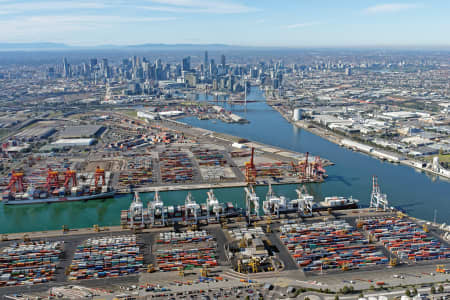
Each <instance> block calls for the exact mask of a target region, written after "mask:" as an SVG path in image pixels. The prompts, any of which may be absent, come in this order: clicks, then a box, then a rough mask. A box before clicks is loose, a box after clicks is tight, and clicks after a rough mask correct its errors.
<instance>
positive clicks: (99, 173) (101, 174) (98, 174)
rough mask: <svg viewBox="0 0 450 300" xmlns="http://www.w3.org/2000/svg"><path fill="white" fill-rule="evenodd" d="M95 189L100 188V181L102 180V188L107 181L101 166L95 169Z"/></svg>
mask: <svg viewBox="0 0 450 300" xmlns="http://www.w3.org/2000/svg"><path fill="white" fill-rule="evenodd" d="M94 176H95V187H97V186H98V182H99V181H100V179H102V184H101V185H102V186H103V185H105V182H106V179H105V170H104V169H100V167H99V166H97V168H96V169H95V175H94Z"/></svg>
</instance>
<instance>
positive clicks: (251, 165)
mask: <svg viewBox="0 0 450 300" xmlns="http://www.w3.org/2000/svg"><path fill="white" fill-rule="evenodd" d="M254 156H255V148H254V147H252V151H251V156H250V161H248V162H246V163H245V181H247V182H248V183H255V182H256V167H255V161H254Z"/></svg>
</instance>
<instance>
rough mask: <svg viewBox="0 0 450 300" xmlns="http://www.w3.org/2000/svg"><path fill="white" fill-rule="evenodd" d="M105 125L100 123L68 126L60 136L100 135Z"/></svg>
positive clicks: (86, 136) (82, 136) (85, 136)
mask: <svg viewBox="0 0 450 300" xmlns="http://www.w3.org/2000/svg"><path fill="white" fill-rule="evenodd" d="M104 130H105V127H103V126H100V125H84V126H68V127H66V128H65V129H64V131H63V132H62V133H61V134H60V138H63V139H73V138H94V137H98V136H100V134H102V132H103V131H104Z"/></svg>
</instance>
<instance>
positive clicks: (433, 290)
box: [430, 285, 436, 294]
mask: <svg viewBox="0 0 450 300" xmlns="http://www.w3.org/2000/svg"><path fill="white" fill-rule="evenodd" d="M430 293H431V294H436V288H435V287H434V285H433V286H432V287H431V289H430Z"/></svg>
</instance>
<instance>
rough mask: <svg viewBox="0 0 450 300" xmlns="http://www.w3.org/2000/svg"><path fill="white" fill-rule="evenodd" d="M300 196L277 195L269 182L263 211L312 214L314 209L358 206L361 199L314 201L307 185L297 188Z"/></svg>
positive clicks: (276, 213) (327, 198) (271, 213)
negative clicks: (295, 197)
mask: <svg viewBox="0 0 450 300" xmlns="http://www.w3.org/2000/svg"><path fill="white" fill-rule="evenodd" d="M296 192H297V195H298V198H297V199H292V200H289V199H287V198H286V197H284V196H278V195H276V194H275V193H274V192H273V190H272V186H271V185H270V184H269V191H268V192H267V195H266V200H265V201H263V211H264V214H266V215H277V216H279V215H280V214H287V213H294V212H299V213H303V214H305V215H310V214H311V213H312V211H320V210H327V209H329V208H331V209H336V210H337V209H351V208H358V203H359V200H356V199H353V198H352V197H350V198H345V197H338V196H332V197H325V199H324V201H321V202H320V203H319V204H317V203H315V202H314V196H312V195H310V194H308V192H307V191H306V188H305V186H302V187H301V188H300V189H297V190H296Z"/></svg>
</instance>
